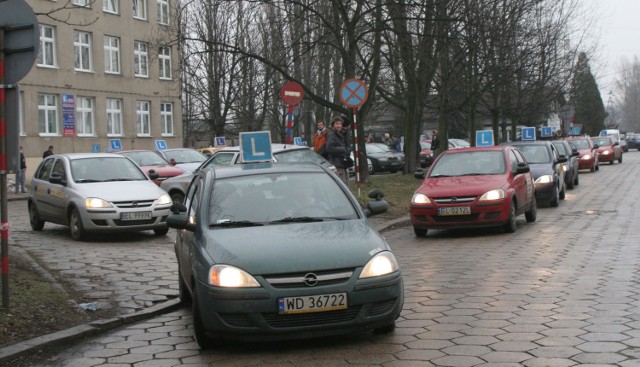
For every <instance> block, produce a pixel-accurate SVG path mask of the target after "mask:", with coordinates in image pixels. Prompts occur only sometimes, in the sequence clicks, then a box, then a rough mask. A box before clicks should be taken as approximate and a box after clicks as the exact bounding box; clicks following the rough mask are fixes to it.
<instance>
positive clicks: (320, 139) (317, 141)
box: [313, 120, 327, 158]
mask: <svg viewBox="0 0 640 367" xmlns="http://www.w3.org/2000/svg"><path fill="white" fill-rule="evenodd" d="M316 126H317V127H318V131H316V134H315V135H314V136H313V150H315V152H316V153H318V154H320V155H321V156H323V157H324V158H327V129H326V128H325V126H324V121H322V120H320V121H318V122H317V124H316Z"/></svg>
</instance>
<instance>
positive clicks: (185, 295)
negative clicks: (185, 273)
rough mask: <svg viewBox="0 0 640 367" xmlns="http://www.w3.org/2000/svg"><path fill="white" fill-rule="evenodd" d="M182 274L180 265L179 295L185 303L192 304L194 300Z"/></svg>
mask: <svg viewBox="0 0 640 367" xmlns="http://www.w3.org/2000/svg"><path fill="white" fill-rule="evenodd" d="M180 274H182V273H181V271H180V267H178V297H179V298H180V302H181V303H182V304H183V305H190V304H191V301H192V299H191V295H190V294H189V291H188V290H187V285H186V284H185V283H184V280H182V275H180Z"/></svg>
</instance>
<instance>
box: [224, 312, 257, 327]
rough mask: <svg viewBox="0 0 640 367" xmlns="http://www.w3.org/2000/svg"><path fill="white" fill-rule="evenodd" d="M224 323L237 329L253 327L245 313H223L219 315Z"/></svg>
mask: <svg viewBox="0 0 640 367" xmlns="http://www.w3.org/2000/svg"><path fill="white" fill-rule="evenodd" d="M219 315H220V318H221V319H222V321H224V322H226V323H227V324H229V325H231V326H237V327H251V326H253V325H252V324H251V321H250V320H249V317H248V316H247V314H243V313H221V314H219Z"/></svg>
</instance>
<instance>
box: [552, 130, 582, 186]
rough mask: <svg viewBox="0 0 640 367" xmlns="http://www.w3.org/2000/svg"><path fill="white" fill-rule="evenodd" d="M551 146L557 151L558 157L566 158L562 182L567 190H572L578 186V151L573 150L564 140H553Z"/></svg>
mask: <svg viewBox="0 0 640 367" xmlns="http://www.w3.org/2000/svg"><path fill="white" fill-rule="evenodd" d="M553 145H554V146H555V147H556V149H558V153H559V154H560V156H565V157H566V158H567V163H565V165H564V167H563V168H564V182H565V184H566V185H567V189H569V190H572V189H573V188H574V187H575V186H576V185H579V184H580V177H579V175H580V165H579V163H578V155H579V153H578V149H575V148H573V147H572V146H571V144H569V143H568V142H567V141H565V140H554V141H553Z"/></svg>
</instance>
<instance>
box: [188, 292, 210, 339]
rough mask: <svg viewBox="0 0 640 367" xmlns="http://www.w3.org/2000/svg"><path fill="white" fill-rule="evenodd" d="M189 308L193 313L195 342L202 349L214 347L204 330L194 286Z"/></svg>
mask: <svg viewBox="0 0 640 367" xmlns="http://www.w3.org/2000/svg"><path fill="white" fill-rule="evenodd" d="M191 310H192V313H193V335H194V336H195V338H196V342H197V343H198V345H199V346H200V348H202V349H203V350H204V349H210V348H212V347H214V346H215V344H214V342H213V340H212V339H211V338H210V337H208V336H207V335H206V333H205V331H204V324H203V323H202V313H201V312H200V305H198V292H197V291H196V289H195V287H194V288H193V298H192V299H191Z"/></svg>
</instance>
